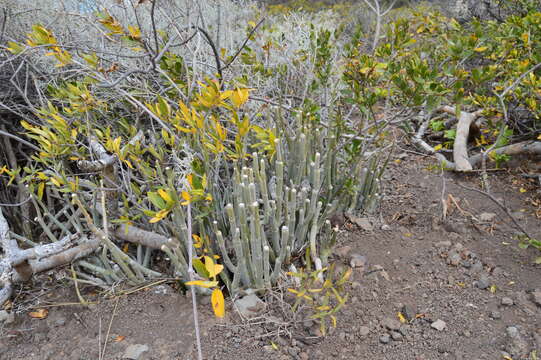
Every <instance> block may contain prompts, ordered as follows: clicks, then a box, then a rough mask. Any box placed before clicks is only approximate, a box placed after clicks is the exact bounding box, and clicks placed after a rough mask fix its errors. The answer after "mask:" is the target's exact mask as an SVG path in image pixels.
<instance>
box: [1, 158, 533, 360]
mask: <svg viewBox="0 0 541 360" xmlns="http://www.w3.org/2000/svg"><path fill="white" fill-rule="evenodd" d="M430 165H431V161H430V160H429V159H428V158H425V157H423V156H418V155H416V154H414V153H403V154H400V155H399V156H398V157H397V158H396V159H395V161H394V162H392V163H391V165H390V166H389V169H388V172H387V175H386V179H385V181H384V185H385V194H386V195H385V198H384V199H383V201H382V204H381V209H380V211H379V213H378V215H377V216H375V217H374V218H370V221H371V223H372V224H373V226H374V229H373V230H366V229H364V230H363V229H360V228H358V227H357V226H356V225H355V224H354V223H352V222H350V221H347V220H346V221H345V222H343V223H341V228H340V234H339V241H338V242H339V244H338V245H337V248H336V251H335V255H334V259H335V260H336V262H337V263H338V264H343V265H347V264H349V262H350V259H351V257H352V255H362V256H365V257H366V259H367V261H368V262H367V264H366V265H365V266H364V267H360V268H355V269H354V272H353V275H352V279H351V281H352V282H351V284H350V285H349V286H348V288H347V293H348V296H349V301H348V304H347V306H345V307H344V308H343V309H342V310H341V312H340V313H339V314H338V322H337V327H336V328H335V329H331V331H330V332H329V334H328V335H327V336H325V337H323V336H321V334H320V333H319V330H318V327H317V326H316V325H317V324H314V323H313V322H311V321H309V320H308V319H307V317H306V316H303V315H301V314H297V315H295V314H292V313H291V312H290V311H289V303H290V300H291V297H290V296H289V295H288V294H287V292H281V291H280V290H276V291H274V292H272V293H270V294H269V295H268V297H267V301H268V306H267V309H266V310H265V311H264V312H262V313H261V314H259V316H257V317H256V318H253V319H251V320H242V319H241V318H240V317H239V315H238V314H237V313H236V311H235V310H234V309H233V308H232V307H231V306H230V307H229V309H228V310H229V311H228V315H227V316H226V318H225V319H224V320H222V321H218V320H215V319H214V318H213V317H212V314H211V311H210V305H209V304H208V299H202V300H203V301H202V303H200V304H199V309H200V320H201V322H202V323H203V324H205V325H204V326H203V329H202V333H203V344H204V345H203V353H204V357H205V359H222V360H228V359H234V360H242V359H256V358H266V357H271V358H273V359H303V360H305V359H335V358H336V359H375V360H377V359H389V360H391V359H413V360H421V359H422V360H429V359H430V360H432V359H434V360H436V359H457V360H458V359H472V360H481V359H504V358H505V356H509V358H510V359H513V360H518V359H536V357H534V356H537V358H541V307H540V306H541V303H536V301H535V298H534V293H535V290H539V291H541V266H540V265H535V264H534V260H535V258H536V257H537V256H539V255H540V253H539V252H538V251H536V250H535V249H532V248H529V249H525V250H524V249H520V248H519V247H518V240H517V238H516V234H517V232H518V231H517V228H516V226H515V225H514V224H513V223H512V222H511V219H510V218H509V216H508V215H507V214H506V213H505V212H504V211H503V210H502V209H501V208H500V207H498V206H497V205H496V204H494V203H493V202H492V201H491V200H490V199H489V198H488V197H486V196H485V195H483V194H480V193H477V192H474V191H470V190H466V189H464V188H462V187H459V186H458V185H457V183H460V184H462V185H465V186H468V187H473V188H479V177H478V176H475V175H470V176H465V175H456V174H445V175H443V176H442V175H441V174H439V173H437V172H434V171H433V170H430V169H431V166H430ZM489 182H490V184H491V193H492V194H493V196H494V197H496V198H497V199H499V200H501V201H502V202H503V203H504V204H505V206H506V207H507V208H508V209H509V211H510V212H511V213H512V214H513V216H514V217H515V218H516V219H517V221H518V222H519V224H520V225H521V226H522V227H523V228H524V229H526V231H527V232H528V233H530V235H532V236H533V237H536V238H537V239H540V238H541V220H540V219H539V218H538V217H537V215H539V203H538V202H536V201H539V197H540V196H539V192H538V191H539V189H536V188H535V186H534V185H533V183H532V184H530V183H528V182H527V180H523V179H522V178H520V177H519V176H515V175H512V174H508V173H505V172H498V171H497V172H491V173H490V177H489ZM521 189H522V190H521ZM442 190H443V191H442ZM524 190H526V191H524ZM449 195H451V196H452V198H450V197H449ZM442 197H443V198H444V199H446V200H447V204H448V209H447V214H446V220H445V221H441V219H442V214H443V210H442V200H441V199H442ZM536 211H537V215H536ZM492 214H495V216H494V215H492ZM357 215H359V214H357ZM359 216H360V215H359ZM491 217H493V218H491ZM374 270H375V271H374ZM66 274H68V275H69V272H66ZM172 285H173V287H171V286H169V285H167V284H160V285H157V286H151V287H147V288H144V289H140V290H138V291H135V292H133V293H131V294H129V295H123V296H116V297H111V298H105V297H103V296H99V295H98V294H96V293H95V292H93V290H92V289H86V288H84V287H83V288H82V289H81V291H82V296H83V297H84V298H85V299H86V300H87V301H94V302H96V304H93V305H90V306H83V305H80V304H77V303H78V302H79V300H78V297H77V296H76V293H75V289H74V286H73V282H71V281H70V280H67V279H64V280H60V281H59V280H58V274H52V273H51V274H44V275H43V276H41V277H39V278H38V279H36V280H35V281H34V284H28V285H27V286H25V287H24V288H21V289H20V290H19V296H18V298H17V299H15V302H14V307H13V312H15V313H16V314H15V321H14V322H13V323H11V324H8V325H1V324H0V349H1V350H0V359H2V360H4V359H5V360H8V359H9V360H15V359H21V360H22V359H28V360H31V359H36V360H37V359H40V360H41V359H43V360H45V359H74V360H83V359H88V360H90V359H92V360H94V359H100V356H99V354H100V351H101V352H103V353H104V356H103V357H102V358H103V359H121V358H123V356H125V355H126V349H127V348H128V347H129V346H130V345H135V344H140V345H146V346H147V347H148V350H147V351H146V352H144V353H143V354H142V355H141V356H140V357H138V358H139V359H195V358H196V357H195V352H194V342H193V319H192V315H191V302H190V299H189V298H188V297H186V296H185V295H183V294H181V293H179V292H178V291H177V290H174V284H172ZM540 296H541V294H540ZM539 301H541V300H539ZM40 308H46V309H48V311H49V312H48V314H47V316H46V318H44V319H35V318H31V317H30V316H29V315H28V313H29V312H30V311H35V310H36V309H40ZM399 312H400V314H401V315H403V316H404V317H405V322H403V323H402V322H400V321H399V315H398V313H399ZM437 320H441V321H443V323H444V324H443V325H444V326H443V328H440V330H438V329H436V328H434V327H436V325H437V324H442V323H441V322H436V321H437ZM435 322H436V323H435ZM434 323H435V324H434ZM105 341H106V342H107V344H106V346H105V350H103V347H104V345H103V344H104V342H105ZM100 344H101V345H100ZM536 351H537V355H535V354H536Z"/></svg>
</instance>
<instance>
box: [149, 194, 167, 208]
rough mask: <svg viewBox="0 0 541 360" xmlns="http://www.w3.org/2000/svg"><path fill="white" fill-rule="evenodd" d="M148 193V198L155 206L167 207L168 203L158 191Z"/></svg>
mask: <svg viewBox="0 0 541 360" xmlns="http://www.w3.org/2000/svg"><path fill="white" fill-rule="evenodd" d="M147 195H148V199H149V200H150V201H151V202H152V203H153V204H154V206H156V207H157V208H158V209H160V210H163V209H165V207H166V205H167V204H166V203H165V201H164V200H163V199H162V197H161V196H160V195H159V194H158V193H157V192H149V193H147Z"/></svg>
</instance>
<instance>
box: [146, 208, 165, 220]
mask: <svg viewBox="0 0 541 360" xmlns="http://www.w3.org/2000/svg"><path fill="white" fill-rule="evenodd" d="M168 214H169V210H166V209H163V210H160V211H158V212H157V213H156V215H155V216H154V217H153V218H152V219H150V220H149V221H148V222H149V223H151V224H154V223H157V222H158V221H161V220H162V219H163V218H165V217H166V216H167V215H168Z"/></svg>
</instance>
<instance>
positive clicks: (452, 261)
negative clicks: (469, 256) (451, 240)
mask: <svg viewBox="0 0 541 360" xmlns="http://www.w3.org/2000/svg"><path fill="white" fill-rule="evenodd" d="M460 260H462V259H461V258H460V255H459V253H457V252H456V251H451V252H450V253H449V256H448V257H447V264H449V265H453V266H458V264H460Z"/></svg>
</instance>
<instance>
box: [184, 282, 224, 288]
mask: <svg viewBox="0 0 541 360" xmlns="http://www.w3.org/2000/svg"><path fill="white" fill-rule="evenodd" d="M184 285H193V286H200V287H203V288H212V287H215V286H218V281H208V280H194V281H188V282H186V283H184Z"/></svg>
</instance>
